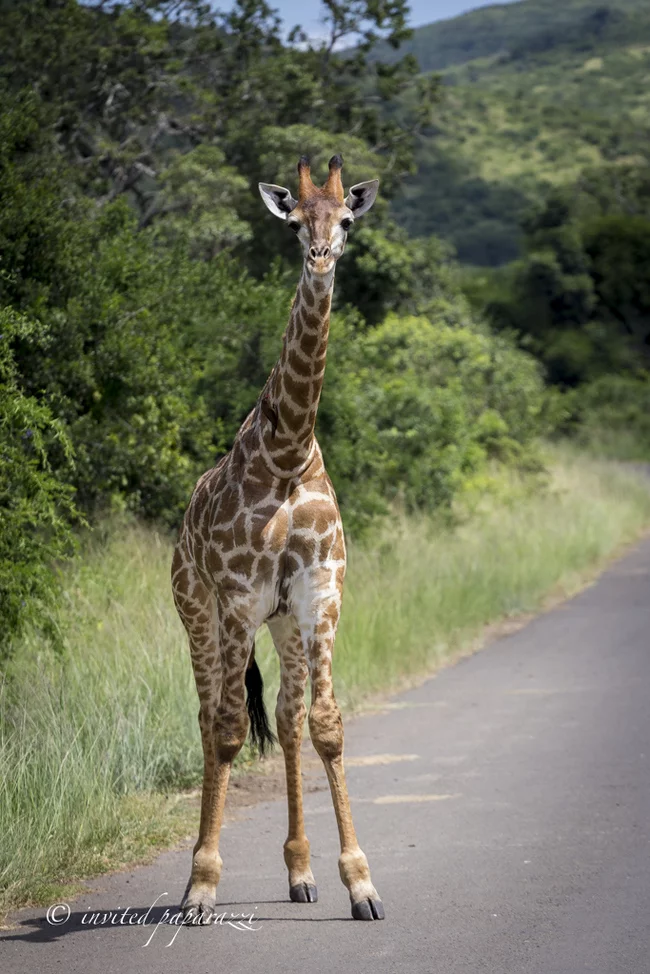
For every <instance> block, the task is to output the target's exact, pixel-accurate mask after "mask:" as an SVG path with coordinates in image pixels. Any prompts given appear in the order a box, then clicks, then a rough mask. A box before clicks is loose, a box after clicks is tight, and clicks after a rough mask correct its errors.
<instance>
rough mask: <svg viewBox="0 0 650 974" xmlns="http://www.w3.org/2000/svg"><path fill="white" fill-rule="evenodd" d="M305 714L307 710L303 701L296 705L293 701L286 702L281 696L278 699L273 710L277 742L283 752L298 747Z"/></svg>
mask: <svg viewBox="0 0 650 974" xmlns="http://www.w3.org/2000/svg"><path fill="white" fill-rule="evenodd" d="M306 713H307V708H306V707H305V704H304V701H303V700H300V702H298V703H296V702H294V701H291V702H287V701H286V700H283V698H282V697H281V696H280V697H279V698H278V704H277V707H276V708H275V723H276V727H277V731H278V741H279V742H280V747H281V748H282V749H283V750H286V748H288V747H293V746H300V742H301V741H302V726H303V724H304V722H305V715H306Z"/></svg>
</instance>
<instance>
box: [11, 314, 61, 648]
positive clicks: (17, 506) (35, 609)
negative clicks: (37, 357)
mask: <svg viewBox="0 0 650 974" xmlns="http://www.w3.org/2000/svg"><path fill="white" fill-rule="evenodd" d="M17 336H20V338H22V340H23V341H25V342H29V343H30V344H34V345H36V344H38V343H42V342H43V341H45V340H46V336H45V332H44V329H43V328H42V326H40V325H38V324H36V323H34V322H30V321H28V320H27V319H26V318H24V317H21V316H19V315H17V314H15V313H14V312H12V311H10V310H7V309H5V310H3V311H1V312H0V606H1V607H2V609H1V615H2V625H1V626H0V661H2V659H3V657H5V656H6V655H7V654H8V652H9V645H10V640H12V639H13V638H14V637H15V636H17V635H19V634H20V632H21V630H22V629H23V628H24V627H25V625H26V624H27V623H28V622H30V621H31V622H32V623H36V624H37V625H40V627H41V628H42V629H43V630H45V631H47V632H48V634H49V635H50V636H52V637H54V638H56V635H57V634H56V629H55V626H54V624H53V622H52V617H51V616H50V614H49V611H48V610H49V608H50V607H51V606H52V603H53V601H54V598H55V595H56V592H57V589H58V575H57V573H56V572H55V571H54V570H53V566H54V564H55V563H56V562H59V561H61V560H62V559H64V558H65V557H66V556H67V555H68V554H69V553H70V551H71V549H72V534H71V527H70V524H71V521H72V520H73V519H74V518H75V509H74V505H73V501H72V490H71V488H70V487H68V486H66V485H65V484H63V483H61V482H60V481H59V480H58V479H57V478H56V477H55V476H54V475H53V473H52V469H51V465H50V461H49V452H50V450H51V449H52V447H56V448H57V450H58V452H59V453H62V454H63V455H64V456H65V457H66V458H67V459H68V461H70V460H71V448H70V442H69V440H68V438H67V436H66V435H65V432H64V430H63V428H62V426H61V424H60V423H59V422H58V421H57V420H56V419H54V418H53V416H52V414H51V412H50V410H49V409H48V408H47V406H44V405H42V404H39V403H38V402H37V401H36V400H35V399H34V398H32V397H31V396H26V395H25V394H24V393H23V392H22V390H21V389H20V386H19V385H18V381H17V374H16V368H15V363H14V360H13V356H12V352H11V341H12V339H13V338H15V337H17Z"/></svg>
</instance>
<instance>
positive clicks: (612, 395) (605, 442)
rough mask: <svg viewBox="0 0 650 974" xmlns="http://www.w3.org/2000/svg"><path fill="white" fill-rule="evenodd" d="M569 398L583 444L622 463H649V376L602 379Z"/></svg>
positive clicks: (577, 391) (574, 420) (611, 376)
mask: <svg viewBox="0 0 650 974" xmlns="http://www.w3.org/2000/svg"><path fill="white" fill-rule="evenodd" d="M567 398H568V405H569V409H570V423H571V428H572V429H573V432H574V434H575V435H576V436H577V438H578V440H579V442H581V443H582V444H583V445H585V446H588V447H589V448H590V449H591V450H592V451H594V452H596V453H600V454H602V455H604V456H608V457H612V458H616V459H619V460H650V377H648V376H641V377H638V378H634V377H631V376H620V375H608V376H603V377H602V378H601V379H597V380H596V381H595V382H591V383H589V384H588V385H585V386H583V387H582V388H580V389H577V390H575V391H574V392H572V393H571V394H570V395H569V396H568V397H567Z"/></svg>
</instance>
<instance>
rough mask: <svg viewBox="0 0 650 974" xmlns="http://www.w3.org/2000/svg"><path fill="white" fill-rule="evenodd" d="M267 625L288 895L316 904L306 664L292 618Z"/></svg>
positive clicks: (275, 620) (296, 899)
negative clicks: (306, 753)
mask: <svg viewBox="0 0 650 974" xmlns="http://www.w3.org/2000/svg"><path fill="white" fill-rule="evenodd" d="M267 625H268V627H269V630H270V632H271V636H272V637H273V642H274V644H275V648H276V649H277V651H278V656H279V657H280V693H279V694H278V702H277V706H276V708H275V719H276V725H277V730H278V740H279V741H280V746H281V747H282V750H283V752H284V764H285V771H286V777H287V804H288V809H289V830H288V834H287V839H286V842H285V843H284V861H285V863H286V866H287V869H288V871H289V897H290V898H291V899H292V900H293V902H294V903H315V902H316V901H317V899H318V891H317V889H316V881H315V880H314V875H313V873H312V871H311V863H310V855H309V840H308V839H307V836H306V835H305V820H304V816H303V808H302V776H301V773H300V749H301V747H302V728H303V724H304V720H305V714H306V708H305V685H306V683H307V664H306V662H305V656H304V653H303V649H302V639H301V636H300V630H299V629H298V626H297V625H296V622H295V619H293V618H291V617H286V616H285V617H283V618H279V619H270V620H269V621H268V623H267Z"/></svg>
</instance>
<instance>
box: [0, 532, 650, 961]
mask: <svg viewBox="0 0 650 974" xmlns="http://www.w3.org/2000/svg"><path fill="white" fill-rule="evenodd" d="M346 754H347V755H348V756H349V758H350V759H351V760H350V764H351V766H350V768H349V773H348V779H349V785H350V791H351V794H352V797H353V811H354V815H355V820H356V825H357V831H358V833H359V837H360V841H361V844H362V846H363V848H364V850H365V851H366V853H367V855H368V858H369V860H370V864H371V868H372V875H373V880H374V883H375V885H376V887H377V888H378V890H379V893H380V895H381V896H382V898H383V901H384V905H385V907H386V919H385V920H384V921H383V922H374V923H360V922H355V921H353V920H352V919H351V918H350V914H349V904H348V899H347V893H346V891H345V889H344V888H343V886H342V885H341V883H340V881H339V878H338V873H337V856H338V846H337V836H336V829H335V823H334V815H333V812H332V808H331V804H330V800H329V794H328V793H327V792H326V791H322V790H321V791H313V792H312V793H310V794H308V795H307V797H306V822H307V833H308V835H309V838H310V840H311V844H312V854H313V859H312V865H313V869H314V874H315V876H316V880H317V883H318V889H319V895H320V899H319V902H318V903H317V904H313V905H312V904H304V905H303V904H293V903H290V902H288V900H287V898H286V897H287V883H286V876H285V871H284V865H283V861H282V842H283V840H284V834H285V806H284V803H283V802H278V801H275V802H274V801H270V802H265V803H262V804H259V805H257V806H256V807H254V808H252V809H249V810H247V812H246V816H245V817H244V818H243V819H242V820H240V821H236V822H233V823H231V824H230V825H229V826H228V827H227V828H226V829H225V830H224V832H223V836H222V844H221V852H222V856H223V859H224V871H223V875H222V881H221V886H220V890H219V902H220V903H221V904H222V906H223V910H224V911H226V913H227V915H230V914H235V915H236V916H237V915H238V916H244V915H245V914H248V915H249V916H250V915H251V914H252V921H250V922H245V921H238V923H240V924H241V925H240V926H238V925H227V924H224V923H223V922H222V923H221V924H219V923H217V924H215V925H214V926H211V927H205V928H201V929H187V928H179V927H175V926H173V925H170V924H168V923H161V924H160V925H159V926H158V925H157V924H158V921H159V920H160V919H161V917H163V916H164V911H165V909H169V908H171V909H172V911H173V913H175V912H176V910H175V907H176V905H177V904H178V901H179V898H180V896H181V894H182V892H183V889H184V886H185V881H186V878H187V872H188V863H189V855H188V852H187V851H186V850H185V851H182V852H178V851H177V852H173V853H166V854H164V855H162V856H161V857H160V858H159V859H158V860H157V861H156V863H155V864H154V865H152V866H150V867H146V868H142V869H137V870H133V871H131V872H129V873H125V874H121V875H118V876H113V877H104V878H102V879H101V880H99V881H98V882H96V883H94V884H93V887H92V888H93V889H94V890H95V891H89V892H88V893H87V894H85V895H83V896H82V897H81V898H80V899H78V900H77V901H75V902H74V903H72V904H71V909H72V913H71V916H70V918H69V919H68V920H67V921H66V922H61V923H59V924H58V925H51V924H48V923H47V922H46V921H45V920H44V912H45V911H44V910H33V911H27V912H24V913H22V914H19V915H18V916H17V917H16V921H17V927H16V928H15V929H13V930H9V931H3V932H2V933H0V970H2V971H3V972H7V974H14V972H16V974H18V972H20V974H32V972H34V974H36V972H38V974H51V972H52V974H53V972H66V974H67V972H77V971H78V972H83V974H113V972H125V974H154V972H155V974H161V972H166V971H171V972H174V974H186V972H187V974H190V972H191V974H204V972H206V974H207V972H216V971H223V972H228V974H239V972H242V974H243V972H245V974H255V972H262V971H264V972H266V974H275V972H278V974H279V972H283V974H284V972H289V971H300V972H310V974H311V972H328V974H329V972H332V974H337V972H339V971H340V972H347V971H351V972H355V974H364V972H373V974H380V972H402V971H404V972H418V974H419V972H422V974H425V972H426V974H431V972H444V974H455V972H458V974H470V972H475V971H476V972H478V971H486V972H490V974H574V972H575V974H577V972H589V974H615V972H621V974H648V972H650V541H646V542H644V543H643V544H641V545H640V546H639V547H637V548H636V549H635V550H634V551H633V552H632V553H630V554H628V555H627V556H626V557H625V558H624V559H623V560H621V561H620V562H618V563H617V564H616V565H614V566H613V567H612V568H611V569H610V570H609V571H608V572H606V573H605V575H604V576H602V578H601V579H600V580H599V581H598V582H597V583H596V584H595V585H593V586H592V587H590V588H588V589H587V590H586V591H584V592H583V593H582V594H581V595H579V596H578V597H577V598H575V599H573V600H572V601H570V602H567V603H566V604H564V605H562V606H560V607H558V608H556V609H555V610H553V611H551V612H549V613H547V614H545V615H543V616H541V617H539V618H538V619H536V620H535V621H533V622H531V623H530V624H529V625H527V626H526V627H525V628H524V629H522V630H520V631H519V632H517V633H515V634H513V635H511V636H508V637H506V638H502V639H499V640H498V641H496V642H494V643H492V644H491V645H490V646H488V647H487V648H486V649H485V650H484V651H482V652H481V653H479V654H477V655H475V656H473V657H471V658H468V659H464V660H462V661H461V662H459V663H458V664H457V665H456V666H454V667H451V668H449V669H447V670H444V671H443V672H441V673H440V674H439V675H438V676H437V677H435V678H434V679H432V680H429V681H428V682H427V683H425V684H424V685H422V686H420V687H419V688H418V689H415V690H412V691H409V692H407V693H404V694H401V695H400V696H398V697H394V698H392V699H391V701H390V702H389V703H388V705H387V707H386V708H385V709H384V710H383V711H381V712H378V713H375V714H372V715H370V716H366V717H362V718H359V719H357V720H356V721H352V722H348V726H347V735H346ZM154 902H157V905H156V906H154V908H153V909H152V910H150V911H149V915H148V916H147V910H148V908H149V907H150V906H151V905H152V904H154ZM127 909H128V910H129V911H130V912H129V913H126V914H125V913H124V911H125V910H127ZM97 911H101V912H102V913H103V912H107V913H111V912H112V913H113V916H114V917H118V918H119V917H120V916H122V917H124V916H126V921H125V922H119V923H116V922H115V920H113V923H109V922H102V923H100V925H92V924H91V923H89V921H88V917H89V916H90V915H92V913H96V912H97ZM63 915H64V913H63V912H62V911H59V912H58V913H55V918H57V919H60V918H61V917H62V916H63ZM134 916H135V917H136V919H142V918H145V917H146V919H147V924H146V925H145V924H144V923H142V924H135V923H133V925H130V926H129V925H128V920H129V919H130V918H132V917H134ZM100 920H101V917H100ZM94 922H95V923H97V922H98V921H97V920H95V921H94ZM242 927H243V928H242Z"/></svg>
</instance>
